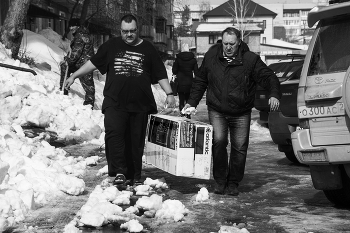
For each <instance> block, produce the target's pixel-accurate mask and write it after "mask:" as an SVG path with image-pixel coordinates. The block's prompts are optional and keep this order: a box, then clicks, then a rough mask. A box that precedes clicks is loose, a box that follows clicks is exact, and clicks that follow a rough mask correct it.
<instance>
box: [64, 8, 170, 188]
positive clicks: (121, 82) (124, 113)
mask: <svg viewBox="0 0 350 233" xmlns="http://www.w3.org/2000/svg"><path fill="white" fill-rule="evenodd" d="M95 69H98V70H99V71H100V72H101V73H102V74H105V73H107V78H106V84H105V87H104V90H103V95H104V100H103V104H102V112H103V113H104V115H105V119H104V124H105V132H106V135H105V146H106V158H107V163H108V175H109V176H110V177H115V180H114V183H115V184H127V183H130V184H133V183H140V180H141V170H142V155H143V151H144V143H145V136H146V127H147V120H148V115H149V114H150V113H156V112H157V106H156V102H155V99H154V96H153V92H152V88H151V84H156V83H159V84H160V86H161V87H162V89H163V90H164V91H165V93H167V98H166V102H165V104H166V105H168V106H169V107H171V108H173V107H175V98H174V96H173V93H172V90H171V87H170V84H169V81H168V77H167V72H166V69H165V66H164V64H163V62H162V60H161V58H160V56H159V55H158V52H157V50H156V49H155V47H154V46H153V45H152V44H151V43H150V42H149V41H147V40H142V39H140V38H139V36H138V28H137V19H136V17H135V16H134V15H132V14H127V15H125V16H123V17H122V19H121V37H115V38H111V39H110V40H108V41H107V42H105V43H104V44H102V45H101V46H100V48H99V49H98V51H97V53H96V55H94V56H93V57H91V59H90V61H88V62H87V63H85V65H84V66H82V67H81V68H80V69H79V70H78V71H76V72H75V73H74V74H73V75H72V76H70V77H69V78H68V79H67V81H66V87H65V88H66V89H69V87H70V86H71V85H72V84H73V82H74V80H75V79H76V78H79V77H81V76H82V75H85V74H86V73H89V72H92V71H93V70H95Z"/></svg>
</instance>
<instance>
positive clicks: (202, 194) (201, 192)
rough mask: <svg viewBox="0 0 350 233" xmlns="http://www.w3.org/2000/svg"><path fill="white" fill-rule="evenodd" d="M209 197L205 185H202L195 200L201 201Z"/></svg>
mask: <svg viewBox="0 0 350 233" xmlns="http://www.w3.org/2000/svg"><path fill="white" fill-rule="evenodd" d="M208 199H209V191H208V189H206V188H205V187H202V188H201V189H200V190H199V191H198V194H197V196H196V201H198V202H202V201H205V200H208Z"/></svg>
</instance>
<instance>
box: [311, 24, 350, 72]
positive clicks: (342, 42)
mask: <svg viewBox="0 0 350 233" xmlns="http://www.w3.org/2000/svg"><path fill="white" fill-rule="evenodd" d="M319 27H320V32H319V34H318V37H317V38H316V43H315V46H314V49H313V51H312V55H311V60H310V65H309V69H308V75H319V74H325V73H334V72H343V71H346V70H347V69H348V67H349V65H350V46H349V40H350V18H349V17H347V18H338V19H329V20H323V21H321V24H320V26H319Z"/></svg>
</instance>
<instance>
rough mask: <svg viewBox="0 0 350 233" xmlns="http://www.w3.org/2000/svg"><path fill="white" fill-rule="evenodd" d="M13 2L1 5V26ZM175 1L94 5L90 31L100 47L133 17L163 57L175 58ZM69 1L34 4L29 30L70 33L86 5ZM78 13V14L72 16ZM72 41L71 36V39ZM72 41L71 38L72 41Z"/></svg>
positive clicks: (28, 19) (129, 0) (121, 1)
mask: <svg viewBox="0 0 350 233" xmlns="http://www.w3.org/2000/svg"><path fill="white" fill-rule="evenodd" d="M11 1H12V0H1V1H0V26H1V25H3V23H4V21H5V17H6V14H7V11H8V9H9V6H10V4H11ZM173 1H174V0H143V1H135V0H118V1H109V0H105V1H90V4H89V5H88V9H87V18H88V19H89V25H88V27H89V30H90V33H91V34H92V35H93V36H94V39H95V40H94V41H95V45H96V47H98V46H99V45H101V44H102V43H104V42H105V41H107V40H108V39H109V38H110V37H111V36H119V35H120V18H121V16H123V15H124V14H126V13H133V14H135V15H137V16H138V18H139V34H140V37H141V38H143V39H146V40H149V41H151V42H152V43H153V44H154V45H155V47H156V48H157V49H158V50H159V52H160V54H161V55H166V54H173V53H174V49H177V48H176V46H177V43H176V42H174V40H175V38H174V15H173ZM75 2H76V1H67V0H31V4H30V7H29V10H28V12H27V17H26V22H25V29H28V30H31V31H33V32H39V31H41V30H43V29H46V28H48V27H50V28H51V29H52V30H54V31H55V32H57V33H58V34H60V35H64V34H65V32H66V30H67V29H68V23H69V20H70V19H71V18H80V15H81V13H82V11H83V4H82V3H81V2H79V3H78V4H77V5H75ZM72 9H75V10H74V14H73V15H71V14H70V12H72ZM68 38H69V36H68ZM69 39H70V38H69Z"/></svg>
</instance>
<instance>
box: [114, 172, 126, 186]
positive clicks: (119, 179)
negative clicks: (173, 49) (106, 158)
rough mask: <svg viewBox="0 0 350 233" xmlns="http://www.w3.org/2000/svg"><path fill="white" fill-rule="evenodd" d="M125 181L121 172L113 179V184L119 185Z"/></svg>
mask: <svg viewBox="0 0 350 233" xmlns="http://www.w3.org/2000/svg"><path fill="white" fill-rule="evenodd" d="M125 181H126V178H125V176H124V175H123V174H117V175H116V176H115V179H114V181H113V185H121V184H124V183H125Z"/></svg>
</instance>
